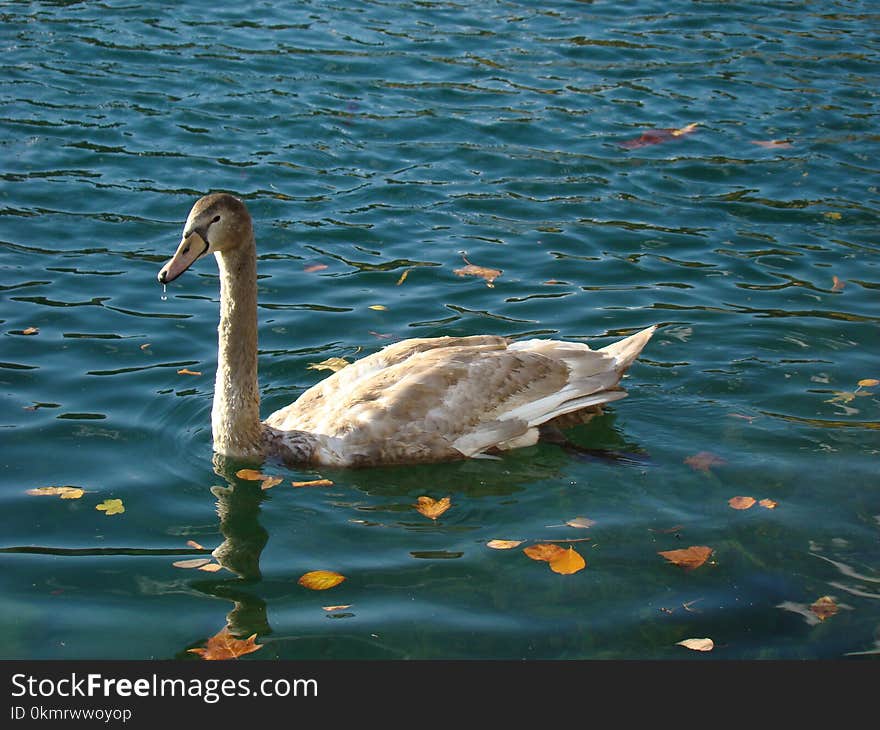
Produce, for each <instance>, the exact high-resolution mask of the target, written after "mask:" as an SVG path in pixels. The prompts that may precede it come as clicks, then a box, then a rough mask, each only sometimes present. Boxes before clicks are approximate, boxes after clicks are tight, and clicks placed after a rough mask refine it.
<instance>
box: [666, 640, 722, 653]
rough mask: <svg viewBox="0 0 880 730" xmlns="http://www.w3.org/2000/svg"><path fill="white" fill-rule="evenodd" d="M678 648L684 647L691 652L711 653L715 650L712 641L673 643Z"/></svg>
mask: <svg viewBox="0 0 880 730" xmlns="http://www.w3.org/2000/svg"><path fill="white" fill-rule="evenodd" d="M675 643H676V644H677V645H678V646H684V647H687V648H688V649H692V650H693V651H712V649H714V648H715V642H714V641H712V639H709V638H706V639H684V640H683V641H676V642H675Z"/></svg>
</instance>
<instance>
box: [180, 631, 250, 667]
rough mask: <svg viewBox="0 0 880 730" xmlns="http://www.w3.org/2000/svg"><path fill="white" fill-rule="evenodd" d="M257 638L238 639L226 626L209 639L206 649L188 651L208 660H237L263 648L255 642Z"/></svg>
mask: <svg viewBox="0 0 880 730" xmlns="http://www.w3.org/2000/svg"><path fill="white" fill-rule="evenodd" d="M256 638H257V635H256V634H251V635H250V636H249V637H248V638H247V639H236V638H235V637H234V636H233V635H232V634H231V633H230V632H229V627H227V626H224V627H223V630H222V631H220V632H219V633H217V634H215V635H214V636H212V637H211V638H210V639H208V643H207V645H206V646H205V647H204V648H197V649H187V651H189V652H192V653H193V654H198V655H199V656H200V657H202V659H208V660H211V659H237V658H238V657H240V656H241V655H242V654H250V653H251V652H253V651H257V649H260V648H262V646H263V645H262V644H257V643H256V642H255V639H256Z"/></svg>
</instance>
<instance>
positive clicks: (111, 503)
mask: <svg viewBox="0 0 880 730" xmlns="http://www.w3.org/2000/svg"><path fill="white" fill-rule="evenodd" d="M95 509H96V510H100V511H101V512H103V513H104V514H105V515H118V514H122V513H123V512H125V507H124V506H123V504H122V500H121V499H105V500H104V501H103V502H101V504H97V505H95Z"/></svg>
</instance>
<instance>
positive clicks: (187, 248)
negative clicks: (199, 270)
mask: <svg viewBox="0 0 880 730" xmlns="http://www.w3.org/2000/svg"><path fill="white" fill-rule="evenodd" d="M183 253H189V244H186V248H184V249H183Z"/></svg>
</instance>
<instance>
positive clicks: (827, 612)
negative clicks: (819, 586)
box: [810, 596, 837, 621]
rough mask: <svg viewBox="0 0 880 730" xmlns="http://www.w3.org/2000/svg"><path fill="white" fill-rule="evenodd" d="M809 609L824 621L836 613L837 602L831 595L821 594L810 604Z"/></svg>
mask: <svg viewBox="0 0 880 730" xmlns="http://www.w3.org/2000/svg"><path fill="white" fill-rule="evenodd" d="M810 610H811V611H812V612H813V613H814V614H816V616H818V617H819V620H820V621H824V620H825V619H826V618H831V617H832V616H833V615H834V614H835V613H837V604H836V603H835V602H834V599H833V598H832V597H831V596H822V597H821V598H817V599H816V601H815V602H813V603H811V604H810Z"/></svg>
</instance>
